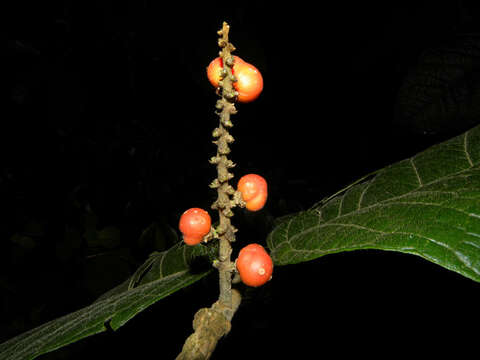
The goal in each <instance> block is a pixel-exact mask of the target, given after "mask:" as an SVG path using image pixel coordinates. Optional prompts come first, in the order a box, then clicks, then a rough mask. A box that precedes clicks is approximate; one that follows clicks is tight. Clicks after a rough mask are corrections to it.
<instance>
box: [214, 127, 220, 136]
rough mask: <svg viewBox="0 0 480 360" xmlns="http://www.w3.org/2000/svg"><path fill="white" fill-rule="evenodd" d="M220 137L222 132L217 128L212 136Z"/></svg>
mask: <svg viewBox="0 0 480 360" xmlns="http://www.w3.org/2000/svg"><path fill="white" fill-rule="evenodd" d="M220 135H222V130H220V129H219V128H215V129H214V130H213V132H212V136H213V137H219V136H220Z"/></svg>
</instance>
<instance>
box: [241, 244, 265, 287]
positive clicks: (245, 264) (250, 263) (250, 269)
mask: <svg viewBox="0 0 480 360" xmlns="http://www.w3.org/2000/svg"><path fill="white" fill-rule="evenodd" d="M236 265H237V270H238V273H239V274H240V279H242V281H243V283H244V284H245V285H248V286H254V287H257V286H261V285H263V284H265V283H266V282H267V281H268V280H270V279H271V278H272V273H273V261H272V258H271V257H270V255H268V253H267V252H266V251H265V249H264V248H263V246H262V245H259V244H250V245H247V246H245V247H244V248H243V249H242V250H240V253H239V254H238V258H237V261H236Z"/></svg>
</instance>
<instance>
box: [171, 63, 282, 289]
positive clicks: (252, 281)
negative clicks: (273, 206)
mask: <svg viewBox="0 0 480 360" xmlns="http://www.w3.org/2000/svg"><path fill="white" fill-rule="evenodd" d="M228 59H229V61H231V62H229V63H228V64H227V65H229V68H230V71H231V75H228V71H227V70H226V69H225V68H224V66H223V65H224V64H223V60H222V58H221V57H218V58H216V59H214V60H213V61H212V62H211V63H210V65H209V66H208V68H207V77H208V80H209V81H210V83H211V84H212V85H213V86H214V87H215V88H221V87H222V85H223V84H222V81H224V80H223V79H225V78H226V77H227V75H228V76H233V77H232V78H231V79H232V81H233V87H234V89H235V94H234V95H235V96H234V98H235V100H236V101H238V102H243V103H247V102H251V101H253V100H255V99H257V98H258V96H259V95H260V93H261V92H262V90H263V78H262V75H261V74H260V72H259V71H258V69H257V68H256V67H255V66H253V65H251V64H249V63H246V62H245V61H243V60H242V59H241V58H239V57H238V56H232V57H229V58H228ZM217 131H218V129H217ZM217 135H218V134H215V135H214V136H217ZM214 160H215V161H213V163H218V159H217V158H214ZM211 162H212V161H211ZM232 166H233V165H232ZM232 176H233V175H232ZM216 186H217V185H216ZM232 193H233V188H232ZM236 195H238V196H237V197H236V199H237V201H236V202H235V203H236V204H238V205H241V206H245V207H246V208H247V210H249V211H258V210H261V209H262V208H263V207H264V206H265V203H266V201H267V196H268V189H267V182H266V181H265V179H264V178H263V177H262V176H260V175H257V174H247V175H245V176H243V177H242V178H240V180H239V181H238V184H237V190H236ZM239 198H241V200H239ZM179 228H180V231H181V233H182V234H183V241H184V242H185V244H187V245H190V246H193V245H197V244H200V243H201V242H202V241H204V242H207V241H208V240H210V239H212V238H214V237H215V236H216V234H217V231H216V229H215V228H213V227H212V220H211V218H210V215H209V214H208V212H207V211H205V210H203V209H200V208H191V209H188V210H187V211H185V212H184V213H183V214H182V216H181V217H180V222H179ZM235 270H236V271H237V272H238V274H239V275H240V279H241V280H242V281H243V283H244V284H246V285H248V286H254V287H256V286H260V285H263V284H265V283H266V282H267V281H268V280H270V279H271V277H272V272H273V261H272V259H271V257H270V255H268V253H267V251H266V250H265V249H264V248H263V246H261V245H259V244H250V245H247V246H245V247H244V248H243V249H241V250H240V252H239V255H238V258H237V260H236V261H235Z"/></svg>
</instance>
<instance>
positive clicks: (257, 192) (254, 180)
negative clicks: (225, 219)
mask: <svg viewBox="0 0 480 360" xmlns="http://www.w3.org/2000/svg"><path fill="white" fill-rule="evenodd" d="M237 190H238V191H240V192H241V193H242V199H243V201H245V202H246V208H247V209H248V210H250V211H258V210H260V209H262V208H263V206H264V205H265V203H266V202H267V196H268V190H267V182H266V181H265V179H264V178H263V177H261V176H260V175H257V174H248V175H245V176H242V178H241V179H240V180H239V181H238V185H237Z"/></svg>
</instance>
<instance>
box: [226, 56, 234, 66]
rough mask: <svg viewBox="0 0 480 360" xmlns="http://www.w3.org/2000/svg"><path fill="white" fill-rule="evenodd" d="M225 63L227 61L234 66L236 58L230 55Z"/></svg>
mask: <svg viewBox="0 0 480 360" xmlns="http://www.w3.org/2000/svg"><path fill="white" fill-rule="evenodd" d="M225 63H226V64H227V65H228V66H230V67H232V66H233V64H234V63H235V58H234V57H233V56H230V57H229V58H228V59H227V61H226V62H225Z"/></svg>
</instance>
